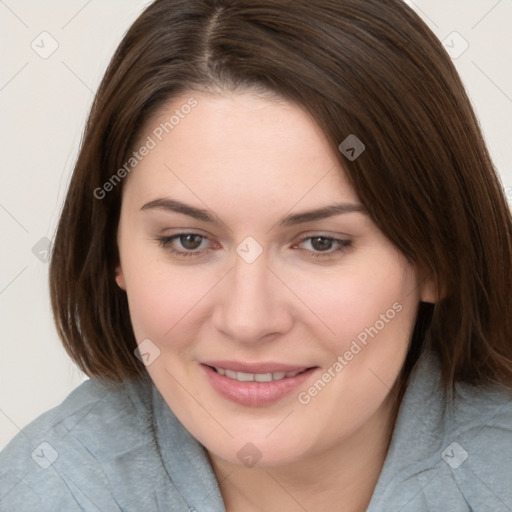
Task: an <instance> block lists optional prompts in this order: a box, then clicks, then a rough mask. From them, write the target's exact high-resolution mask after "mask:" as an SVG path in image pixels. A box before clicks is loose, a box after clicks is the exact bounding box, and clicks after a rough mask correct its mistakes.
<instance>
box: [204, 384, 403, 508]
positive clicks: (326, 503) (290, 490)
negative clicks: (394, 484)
mask: <svg viewBox="0 0 512 512" xmlns="http://www.w3.org/2000/svg"><path fill="white" fill-rule="evenodd" d="M396 398H397V397H396V394H395V393H390V394H389V395H388V398H387V399H386V401H385V402H384V403H383V404H382V406H381V407H380V408H379V409H378V410H377V411H376V413H375V414H374V415H373V416H372V417H371V418H370V419H369V420H368V421H367V422H366V423H365V424H364V425H363V426H362V427H361V428H360V429H358V430H357V431H356V432H354V433H353V435H351V436H350V438H347V439H344V440H342V441H341V442H340V443H338V444H337V445H336V446H322V447H321V448H320V449H319V450H318V451H317V452H315V453H309V454H305V455H304V456H303V457H301V458H300V459H299V460H294V461H293V462H291V463H289V464H283V465H280V466H269V467H258V466H254V467H253V468H247V467H244V466H240V465H237V464H233V463H230V462H227V461H225V460H223V459H220V458H219V457H217V456H216V455H215V454H212V453H211V452H209V458H210V462H211V464H212V468H213V471H214V473H215V475H216V477H217V481H218V482H219V487H220V490H221V494H222V497H223V499H224V503H225V506H226V510H227V512H234V511H237V512H240V511H244V512H252V511H261V510H265V511H266V512H267V511H268V512H271V511H272V512H273V511H274V510H275V511H280V512H295V511H297V512H298V511H304V510H308V512H317V511H318V512H319V511H324V510H329V509H331V510H340V503H343V510H344V512H364V511H365V510H366V508H367V506H368V504H369V502H370V500H371V497H372V494H373V491H374V489H375V485H376V483H377V480H378V477H379V475H380V472H381V470H382V466H383V465H384V461H385V458H386V454H387V450H388V447H389V443H390V440H391V435H392V432H393V426H394V423H395V419H396V414H397V411H398V407H397V403H396Z"/></svg>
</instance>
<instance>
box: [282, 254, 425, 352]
mask: <svg viewBox="0 0 512 512" xmlns="http://www.w3.org/2000/svg"><path fill="white" fill-rule="evenodd" d="M290 280H291V282H295V283H296V285H295V286H296V288H295V289H296V290H297V296H298V297H300V299H301V301H302V302H303V304H304V305H305V306H306V307H307V309H308V310H309V313H308V316H309V317H311V319H312V321H311V322H310V323H309V325H310V326H312V325H317V326H318V330H321V331H322V336H317V338H318V339H319V340H325V342H324V344H325V345H329V347H330V348H331V349H332V348H334V349H335V350H336V351H337V352H338V353H340V352H341V353H343V352H344V351H345V350H348V349H349V348H350V345H351V342H352V341H353V340H360V341H361V343H362V344H363V345H364V342H365V341H368V340H370V339H373V338H375V337H377V336H378V337H380V338H382V337H385V333H386V332H387V333H388V334H389V336H390V337H392V338H395V337H396V336H395V335H396V334H398V333H401V336H398V338H400V339H404V338H405V341H407V340H408V337H407V332H408V329H409V327H410V325H411V323H413V321H414V317H415V314H416V304H417V301H416V298H417V297H416V295H417V294H414V293H411V292H412V291H414V286H415V278H414V273H413V272H411V271H410V269H409V267H407V266H406V265H405V264H404V263H403V262H402V261H401V260H399V259H397V258H396V257H395V256H394V255H393V254H391V255H387V254H381V255H380V257H379V258H375V259H374V260H373V261H360V262H358V263H357V264H354V265H351V266H347V267H344V268H338V269H336V271H333V272H332V273H327V272H324V273H317V274H316V276H315V278H314V279H311V276H308V279H306V278H305V277H304V276H302V277H301V276H300V275H299V273H297V275H295V276H293V277H292V276H290ZM311 312H312V313H314V314H315V317H316V319H315V318H314V317H313V316H312V315H311ZM397 341H398V340H397ZM356 350H357V349H356Z"/></svg>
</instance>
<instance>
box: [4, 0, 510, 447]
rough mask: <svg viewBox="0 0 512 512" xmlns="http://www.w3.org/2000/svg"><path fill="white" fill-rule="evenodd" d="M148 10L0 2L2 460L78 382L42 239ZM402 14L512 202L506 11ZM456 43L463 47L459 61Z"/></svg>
mask: <svg viewBox="0 0 512 512" xmlns="http://www.w3.org/2000/svg"><path fill="white" fill-rule="evenodd" d="M255 1H257V0H255ZM147 3H148V2H146V1H141V0H103V1H100V0H89V1H86V0H66V1H64V0H60V1H58V0H52V1H50V0H46V1H45V2H37V1H36V0H5V1H2V0H0V40H1V45H2V46H1V47H2V53H1V57H0V59H1V66H0V69H1V71H0V130H1V131H0V137H1V140H2V146H1V149H2V150H1V151H0V172H1V187H0V232H1V240H2V258H1V264H0V317H1V323H0V348H1V356H0V449H1V448H2V447H3V446H4V445H5V444H6V443H7V442H8V441H9V440H10V439H11V438H12V437H13V436H14V435H15V434H16V433H17V432H18V431H19V429H20V428H22V427H23V426H25V425H26V424H27V423H28V422H29V421H31V420H32V419H34V418H35V417H36V416H38V415H39V414H41V413H42V412H43V411H45V410H47V409H49V408H51V407H53V406H55V405H57V404H58V403H59V402H61V401H62V400H63V399H64V398H65V397H66V395H68V394H69V392H70V391H71V390H72V389H73V388H75V387H76V386H77V385H78V384H79V383H81V382H82V381H83V380H84V376H83V375H82V374H81V372H80V371H79V370H78V369H77V368H76V367H75V366H74V364H73V363H71V361H70V360H69V358H68V357H67V355H66V354H65V352H64V349H63V348H62V346H61V344H60V341H59V339H58V337H57V334H56V331H55V327H54V325H53V320H52V317H51V312H50V306H49V295H48V285H47V279H48V263H47V262H45V261H44V260H45V255H46V253H45V252H44V251H45V248H46V246H45V243H47V242H45V238H46V239H48V240H50V239H51V238H52V236H53V233H54V230H55V227H56V224H57V220H58V216H59V212H60V209H61V206H62V202H63V200H64V196H65V192H66V188H67V184H68V181H69V178H70V173H71V170H72V167H73V163H74V161H75V158H76V154H77V149H78V144H79V142H80V138H81V134H82V131H83V127H84V123H85V119H86V115H87V112H88V110H89V107H90V105H91V102H92V99H93V93H94V91H95V90H96V88H97V86H98V84H99V81H100V79H101V76H102V74H103V72H104V70H105V68H106V66H107V63H108V60H109V58H110V57H111V55H112V53H113V52H114V50H115V48H116V46H117V44H118V43H119V41H120V40H121V38H122V35H123V34H124V32H125V31H126V30H127V28H128V27H129V25H130V23H131V22H132V21H133V20H134V19H135V18H136V17H137V15H138V14H139V13H140V12H141V11H142V9H143V8H144V6H145V5H146V4H147ZM407 3H409V4H410V5H411V6H412V7H413V8H414V9H415V10H416V11H417V12H418V13H419V14H420V15H421V16H422V17H423V19H424V20H425V21H426V23H427V24H428V25H429V27H430V28H431V29H432V30H433V31H434V32H435V33H436V34H437V36H438V37H439V39H441V40H442V41H446V44H447V45H448V46H451V47H452V48H451V49H450V51H451V52H453V54H454V56H455V57H456V58H454V62H455V64H456V66H457V69H458V70H459V72H460V74H461V76H462V79H463V81H464V83H465V85H466V88H467V90H468V92H469V96H470V98H471V100H472V102H473V105H474V107H475V110H476V112H477V115H478V117H479V119H480V122H481V124H482V127H483V129H484V133H485V137H486V140H487V143H488V145H489V148H490V151H491V155H492V156H493V159H494V161H495V164H496V167H497V169H498V171H499V173H500V175H501V178H502V182H503V186H504V187H505V188H506V191H507V195H508V196H509V197H510V198H511V199H512V165H511V164H512V144H511V143H510V135H511V126H512V122H511V119H512V36H511V31H510V23H511V21H512V0H415V1H414V2H413V1H408V2H407ZM43 32H47V33H48V34H49V35H41V34H42V33H43ZM453 32H457V33H458V34H459V35H457V34H456V35H453ZM464 40H465V41H466V42H467V44H469V47H468V48H467V50H466V51H464V53H462V54H461V55H458V54H459V53H461V51H462V50H463V49H464V47H465V43H464ZM56 44H58V47H57V48H56V50H55V51H54V53H52V54H51V55H49V56H47V55H46V54H45V52H46V53H48V52H49V51H50V50H51V49H52V45H53V46H55V45H56ZM33 47H34V48H33ZM41 55H42V56H44V57H47V58H42V56H41ZM34 246H35V247H36V248H35V249H34V250H33V248H34ZM34 253H35V254H34Z"/></svg>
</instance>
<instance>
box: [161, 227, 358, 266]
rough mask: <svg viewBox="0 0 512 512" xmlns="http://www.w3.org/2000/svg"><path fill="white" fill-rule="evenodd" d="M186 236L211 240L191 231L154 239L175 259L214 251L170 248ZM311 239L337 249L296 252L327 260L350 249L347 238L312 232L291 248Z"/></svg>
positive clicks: (301, 250) (300, 250)
mask: <svg viewBox="0 0 512 512" xmlns="http://www.w3.org/2000/svg"><path fill="white" fill-rule="evenodd" d="M186 235H193V236H199V237H201V238H202V239H203V240H208V241H210V242H211V239H210V237H209V236H206V235H203V234H201V233H197V232H193V231H180V232H177V233H174V234H171V235H166V236H159V237H157V238H156V240H157V241H158V242H159V244H160V246H161V247H163V248H164V249H165V250H166V251H168V252H170V253H171V254H175V255H176V256H177V257H184V258H190V257H197V258H199V257H201V256H205V255H206V254H208V253H209V252H211V251H212V250H214V249H212V248H211V247H207V248H205V249H202V250H197V249H189V250H187V249H183V250H179V249H175V248H173V247H172V245H171V244H172V241H173V240H175V239H179V238H180V237H181V236H186ZM313 238H325V239H326V240H329V241H331V242H333V243H334V244H337V248H336V249H334V250H332V249H329V250H327V251H314V250H308V249H304V248H300V247H299V248H298V251H299V252H302V253H307V255H308V256H310V257H313V258H325V259H328V258H333V257H335V256H336V255H338V254H340V253H344V252H347V251H348V250H349V249H350V248H351V247H352V239H351V238H348V239H343V238H337V236H336V235H330V234H326V233H321V232H312V233H308V234H304V233H303V234H301V237H300V238H299V240H298V241H297V242H294V244H293V245H292V246H291V247H292V248H294V247H296V246H298V245H301V244H303V243H304V242H306V241H308V240H311V239H313ZM203 240H202V241H201V243H202V242H203Z"/></svg>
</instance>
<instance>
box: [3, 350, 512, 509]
mask: <svg viewBox="0 0 512 512" xmlns="http://www.w3.org/2000/svg"><path fill="white" fill-rule="evenodd" d="M0 511H1V512H11V511H12V512H14V511H16V512H24V511H38V512H45V511H48V512H50V511H52V512H54V511H65V512H73V511H87V512H89V511H91V512H92V511H95V512H97V511H101V512H116V511H126V512H128V511H133V512H151V511H169V512H174V511H176V512H178V511H179V512H194V511H197V512H225V509H224V505H223V502H222V497H221V495H220V492H219V487H218V485H217V481H216V479H215V475H214V474H213V471H212V469H211V466H210V464H209V461H208V459H207V457H206V452H205V450H204V448H203V447H202V446H201V445H200V444H199V443H198V442H197V441H196V440H195V439H194V438H193V437H192V436H191V435H190V434H189V433H188V431H187V430H186V429H185V428H184V427H183V426H182V425H181V423H180V422H179V421H178V420H177V419H176V417H175V416H174V414H173V413H172V411H171V410H170V408H169V407H168V406H167V404H166V403H165V401H164V400H163V398H162V396H161V395H160V393H159V392H158V390H157V389H156V388H155V386H154V385H153V383H152V382H151V380H150V379H149V378H148V379H147V380H146V381H145V382H139V383H137V382H135V381H127V382H125V383H123V384H113V383H111V382H108V381H104V380H101V379H91V380H88V381H86V382H84V383H83V384H81V385H80V386H78V388H76V389H75V390H74V391H73V392H72V393H71V394H70V395H69V396H68V397H67V398H66V399H65V400H64V402H63V403H62V404H60V405H59V406H58V407H55V408H54V409H52V410H50V411H48V412H46V413H44V414H43V415H41V416H39V417H38V418H37V419H36V420H34V421H33V422H32V423H30V424H29V425H28V426H27V427H26V428H24V429H23V431H21V432H20V433H18V434H17V435H16V437H15V438H14V439H13V440H12V441H11V442H10V443H9V444H8V445H7V447H6V448H5V449H4V450H3V451H2V452H1V453H0ZM367 511H368V512H384V511H385V512H390V511H392V512H398V511H400V512H423V511H435V512H441V511H443V512H444V511H450V512H463V511H464V512H468V511H475V512H483V511H485V512H490V511H492V512H510V511H512V393H511V390H508V389H507V388H504V387H498V386H496V387H492V388H491V387H478V388H474V387H471V386H468V385H459V386H458V389H457V396H456V400H455V401H454V402H453V403H452V402H451V401H450V400H448V399H447V398H446V397H445V396H444V394H443V393H442V391H441V387H440V372H439V365H438V360H437V357H436V356H435V355H434V354H430V353H425V354H424V355H423V356H422V357H421V359H420V360H419V362H418V364H417V365H416V367H415V369H414V371H413V373H412V375H411V380H410V383H409V386H408V388H407V391H406V393H405V396H404V399H403V401H402V404H401V407H400V411H399V414H398V418H397V423H396V426H395V429H394V432H393V437H392V440H391V445H390V448H389V452H388V454H387V458H386V461H385V463H384V467H383V469H382V472H381V475H380V477H379V480H378V482H377V486H376V488H375V491H374V494H373V497H372V500H371V503H370V505H369V507H368V509H367Z"/></svg>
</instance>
